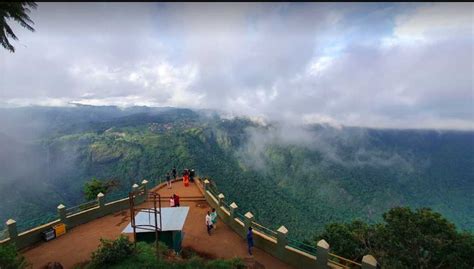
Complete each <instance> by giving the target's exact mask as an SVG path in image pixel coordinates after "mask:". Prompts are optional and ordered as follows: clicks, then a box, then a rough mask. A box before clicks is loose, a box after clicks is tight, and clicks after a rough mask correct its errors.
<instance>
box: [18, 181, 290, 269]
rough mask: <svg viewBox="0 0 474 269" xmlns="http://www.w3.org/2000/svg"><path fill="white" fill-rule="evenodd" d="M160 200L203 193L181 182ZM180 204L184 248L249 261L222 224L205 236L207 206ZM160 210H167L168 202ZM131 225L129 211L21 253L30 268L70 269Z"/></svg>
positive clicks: (270, 266) (270, 265) (276, 265)
mask: <svg viewBox="0 0 474 269" xmlns="http://www.w3.org/2000/svg"><path fill="white" fill-rule="evenodd" d="M158 193H160V194H161V196H162V197H165V198H169V197H170V196H171V195H172V194H173V193H176V194H177V195H179V196H180V197H196V198H197V199H196V198H194V199H193V200H199V198H198V197H202V198H204V197H203V196H202V193H201V192H200V191H199V189H198V188H197V187H196V186H195V185H194V184H190V186H189V187H184V186H183V183H182V182H181V181H178V182H175V183H173V185H172V189H167V188H166V187H165V188H162V189H160V190H158ZM185 200H186V199H182V201H180V204H181V206H189V207H190V210H189V214H188V216H187V218H186V222H185V224H184V229H183V231H184V240H183V247H190V248H193V249H194V250H196V251H198V252H199V253H203V254H206V255H207V256H210V257H214V258H233V257H241V258H242V259H244V260H247V259H249V258H250V257H249V256H248V254H247V246H246V242H245V240H244V239H242V238H241V237H240V236H238V235H237V234H236V233H234V232H233V231H232V230H231V229H230V228H229V227H227V226H226V225H225V224H223V223H222V222H218V224H217V229H215V230H213V231H212V235H211V236H209V235H208V234H207V230H206V226H205V215H206V212H207V211H208V210H210V208H209V204H207V202H205V201H204V200H202V201H185ZM162 206H163V207H166V206H169V203H168V202H167V201H165V202H162ZM128 223H130V216H129V212H128V210H124V211H121V212H117V213H115V214H111V215H108V216H105V217H102V218H99V219H96V220H94V221H91V222H88V223H86V224H83V225H80V226H78V227H75V228H74V229H71V230H70V231H68V232H67V233H66V234H65V235H64V236H61V237H58V238H56V239H54V240H52V241H49V242H41V243H39V244H37V245H35V246H33V247H31V248H30V249H27V250H25V251H23V255H24V256H25V257H26V258H27V260H28V261H29V262H30V263H31V264H32V265H33V268H43V267H44V266H45V265H46V264H47V263H48V262H53V261H56V262H60V263H61V264H62V265H63V266H64V268H73V267H74V265H76V264H78V263H84V262H87V261H88V260H89V259H90V255H91V253H92V252H93V251H94V250H96V249H97V247H98V246H99V243H100V241H99V238H107V239H115V238H117V237H118V236H119V235H120V233H121V232H122V230H123V229H124V228H125V227H126V226H127V225H128ZM254 259H255V261H256V262H257V263H258V264H261V265H263V266H264V268H267V269H280V268H281V269H283V268H285V269H286V268H291V267H290V266H288V265H287V264H285V263H283V262H281V261H280V260H278V259H276V258H274V257H273V256H271V255H269V254H267V253H266V252H264V251H262V250H260V249H257V248H254Z"/></svg>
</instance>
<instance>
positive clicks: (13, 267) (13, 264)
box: [0, 244, 28, 269]
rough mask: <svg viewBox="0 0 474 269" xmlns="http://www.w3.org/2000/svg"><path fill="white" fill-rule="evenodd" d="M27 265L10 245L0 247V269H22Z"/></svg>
mask: <svg viewBox="0 0 474 269" xmlns="http://www.w3.org/2000/svg"><path fill="white" fill-rule="evenodd" d="M27 266H28V263H27V262H26V260H25V257H23V256H22V255H21V254H20V253H18V251H17V250H16V247H15V246H14V245H12V244H3V245H0V268H1V269H22V268H26V267H27Z"/></svg>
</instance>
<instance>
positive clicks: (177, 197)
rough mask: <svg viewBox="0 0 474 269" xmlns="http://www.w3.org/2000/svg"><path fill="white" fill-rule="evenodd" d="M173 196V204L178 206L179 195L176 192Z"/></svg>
mask: <svg viewBox="0 0 474 269" xmlns="http://www.w3.org/2000/svg"><path fill="white" fill-rule="evenodd" d="M173 197H174V206H176V207H179V196H178V195H176V194H173Z"/></svg>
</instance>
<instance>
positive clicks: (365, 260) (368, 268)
mask: <svg viewBox="0 0 474 269" xmlns="http://www.w3.org/2000/svg"><path fill="white" fill-rule="evenodd" d="M376 268H377V260H376V259H375V258H374V256H372V255H365V256H364V257H362V269H376Z"/></svg>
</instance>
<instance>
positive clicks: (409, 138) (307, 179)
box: [0, 106, 474, 238]
mask: <svg viewBox="0 0 474 269" xmlns="http://www.w3.org/2000/svg"><path fill="white" fill-rule="evenodd" d="M0 112H1V113H0V114H1V116H0V125H2V126H4V127H5V128H3V129H2V133H1V134H0V147H1V149H2V151H1V152H2V153H0V158H1V159H2V160H4V161H5V163H7V165H4V166H5V167H4V168H8V169H1V171H0V194H1V195H0V220H1V221H5V220H6V219H7V218H10V217H13V218H15V219H17V220H18V221H19V222H20V221H22V220H25V219H28V218H34V217H37V216H40V215H41V214H42V212H44V211H47V212H53V213H54V212H55V207H56V206H57V205H58V203H60V202H62V203H65V204H66V205H75V204H77V203H79V202H81V201H82V199H83V197H82V193H81V191H82V186H83V184H84V182H85V181H86V180H89V179H90V178H92V177H97V178H102V179H110V178H114V179H118V180H119V181H120V182H121V189H119V190H116V191H127V190H128V189H129V188H130V186H131V185H132V184H133V183H135V182H138V181H141V180H142V179H143V178H147V179H152V178H163V175H164V174H165V172H167V171H168V170H169V169H170V168H171V167H172V166H173V165H176V167H178V169H183V168H185V167H188V168H191V167H192V168H194V169H196V171H197V173H198V174H199V175H201V176H208V177H211V178H212V179H214V180H215V181H216V182H217V185H218V188H219V189H220V190H221V191H222V192H224V193H225V194H226V199H227V200H228V201H236V202H237V203H238V204H239V207H240V209H241V210H242V211H247V210H250V211H252V212H254V213H255V215H256V216H257V219H258V220H259V221H260V222H262V223H264V224H266V225H268V226H271V227H274V228H276V227H278V226H279V225H285V226H287V227H288V228H289V230H290V233H291V235H292V236H295V237H299V238H303V237H308V236H309V235H311V234H313V233H314V232H315V231H318V230H321V229H322V227H323V226H324V224H326V223H328V222H332V221H348V220H352V219H354V218H361V219H364V220H367V221H376V220H379V219H380V217H381V214H382V213H383V212H384V211H387V209H389V208H391V207H393V206H396V205H410V206H413V207H425V206H426V207H432V208H433V209H434V210H436V211H439V212H441V213H442V214H443V215H445V216H446V217H447V218H448V219H450V220H452V221H453V222H454V223H456V224H457V225H458V227H460V228H462V229H471V231H472V229H473V227H474V214H473V213H472V212H474V205H473V203H472V201H473V200H474V194H473V193H474V192H473V191H472V190H473V189H474V133H473V132H457V131H445V132H437V131H415V130H374V129H364V128H342V129H336V128H332V127H328V126H321V125H314V126H305V127H295V126H281V125H278V124H276V123H275V124H270V125H268V126H262V125H260V124H257V123H255V122H253V121H251V120H248V119H240V118H235V119H232V120H224V119H221V118H219V117H217V116H216V115H213V114H209V113H206V114H204V113H201V112H199V111H191V110H187V109H173V108H161V109H159V108H146V107H139V108H131V109H125V110H122V109H118V108H116V107H91V106H80V107H77V108H42V107H34V108H21V109H1V111H0Z"/></svg>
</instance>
